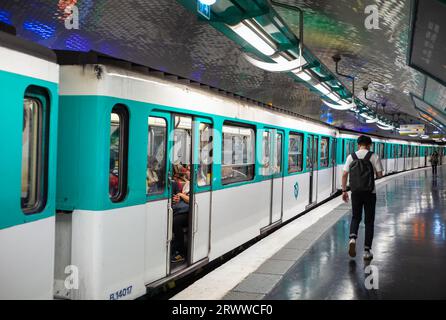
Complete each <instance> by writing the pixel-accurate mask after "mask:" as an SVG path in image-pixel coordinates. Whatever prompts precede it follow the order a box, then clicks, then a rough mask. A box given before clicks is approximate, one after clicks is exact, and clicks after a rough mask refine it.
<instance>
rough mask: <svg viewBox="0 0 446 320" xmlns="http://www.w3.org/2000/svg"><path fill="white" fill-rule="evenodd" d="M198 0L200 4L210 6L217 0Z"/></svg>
mask: <svg viewBox="0 0 446 320" xmlns="http://www.w3.org/2000/svg"><path fill="white" fill-rule="evenodd" d="M198 1H200V2H201V3H202V4H206V5H208V6H212V5H213V4H214V3H216V2H217V0H198Z"/></svg>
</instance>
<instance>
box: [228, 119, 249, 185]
mask: <svg viewBox="0 0 446 320" xmlns="http://www.w3.org/2000/svg"><path fill="white" fill-rule="evenodd" d="M224 127H236V128H241V129H250V130H252V132H253V135H252V138H253V146H252V152H253V155H252V162H253V163H252V164H246V165H239V166H245V167H249V166H252V178H251V179H246V180H238V181H233V182H225V181H224V180H223V175H222V171H223V168H224V167H225V166H229V165H225V164H224V152H225V149H224ZM221 129H222V130H221V164H220V183H221V185H222V186H223V187H229V186H233V185H239V184H246V183H251V182H253V181H255V180H256V171H257V128H256V127H255V126H252V125H249V124H246V123H243V122H234V121H228V120H227V121H224V122H223V124H222V127H221ZM231 166H236V165H231Z"/></svg>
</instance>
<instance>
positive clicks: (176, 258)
mask: <svg viewBox="0 0 446 320" xmlns="http://www.w3.org/2000/svg"><path fill="white" fill-rule="evenodd" d="M170 261H171V262H173V263H175V262H181V261H184V257H183V256H182V255H181V254H175V255H174V256H173V257H172V259H171V260H170Z"/></svg>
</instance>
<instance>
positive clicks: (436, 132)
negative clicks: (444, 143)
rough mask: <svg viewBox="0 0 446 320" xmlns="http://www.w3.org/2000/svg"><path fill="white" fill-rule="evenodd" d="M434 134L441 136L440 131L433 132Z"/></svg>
mask: <svg viewBox="0 0 446 320" xmlns="http://www.w3.org/2000/svg"><path fill="white" fill-rule="evenodd" d="M432 133H433V134H439V133H440V132H439V131H434V132H432Z"/></svg>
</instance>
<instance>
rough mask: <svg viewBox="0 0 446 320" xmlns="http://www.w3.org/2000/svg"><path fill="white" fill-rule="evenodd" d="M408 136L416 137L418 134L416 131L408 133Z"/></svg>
mask: <svg viewBox="0 0 446 320" xmlns="http://www.w3.org/2000/svg"><path fill="white" fill-rule="evenodd" d="M409 137H418V134H417V133H411V134H409Z"/></svg>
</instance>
